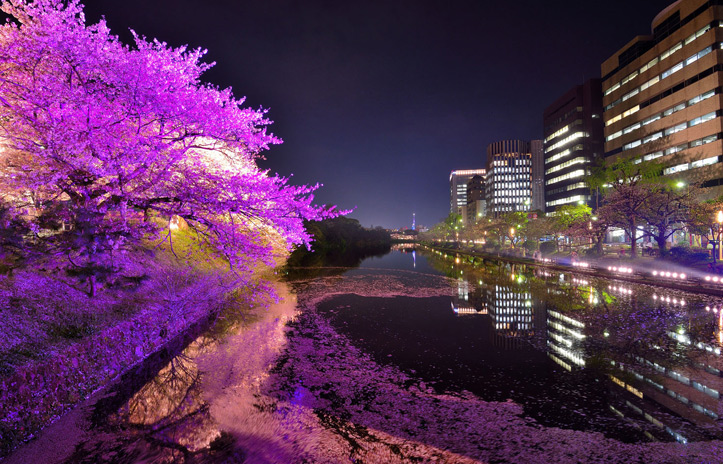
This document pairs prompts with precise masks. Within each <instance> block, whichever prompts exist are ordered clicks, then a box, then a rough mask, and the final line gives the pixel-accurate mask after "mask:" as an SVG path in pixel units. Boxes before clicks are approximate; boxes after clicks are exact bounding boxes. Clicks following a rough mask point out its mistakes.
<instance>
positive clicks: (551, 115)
mask: <svg viewBox="0 0 723 464" xmlns="http://www.w3.org/2000/svg"><path fill="white" fill-rule="evenodd" d="M602 114H603V111H602V88H601V81H600V79H590V80H588V81H586V82H585V83H583V84H581V85H576V86H574V87H573V88H571V89H570V90H568V91H567V92H565V93H564V94H563V95H562V96H561V97H560V98H558V99H557V100H555V101H554V102H553V103H552V104H551V105H550V106H548V107H547V108H546V109H545V111H544V113H543V117H542V120H543V136H544V152H545V153H544V168H543V169H544V177H545V181H544V183H545V187H544V197H545V200H544V201H545V211H546V212H547V213H548V214H555V211H557V209H559V208H560V207H561V206H563V205H570V204H580V203H581V202H582V203H586V204H587V205H588V206H590V207H591V208H596V207H597V205H596V201H595V198H596V195H595V194H593V193H591V191H590V187H589V186H588V185H587V184H586V183H585V177H586V176H587V175H589V174H590V168H591V166H592V165H593V164H594V163H596V162H598V160H599V159H600V158H601V157H602V154H603V143H604V138H603V119H602ZM533 164H534V163H533Z"/></svg>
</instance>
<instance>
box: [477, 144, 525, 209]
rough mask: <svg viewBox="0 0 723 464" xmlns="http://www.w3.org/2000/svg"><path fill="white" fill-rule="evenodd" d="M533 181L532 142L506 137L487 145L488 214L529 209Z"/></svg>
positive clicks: (486, 190)
mask: <svg viewBox="0 0 723 464" xmlns="http://www.w3.org/2000/svg"><path fill="white" fill-rule="evenodd" d="M531 184H532V151H531V147H530V142H525V141H522V140H503V141H500V142H495V143H491V144H489V145H488V146H487V185H486V188H485V192H486V195H487V214H488V215H493V216H495V217H498V216H500V215H501V214H505V213H508V212H513V211H529V210H530V206H531V205H530V203H531Z"/></svg>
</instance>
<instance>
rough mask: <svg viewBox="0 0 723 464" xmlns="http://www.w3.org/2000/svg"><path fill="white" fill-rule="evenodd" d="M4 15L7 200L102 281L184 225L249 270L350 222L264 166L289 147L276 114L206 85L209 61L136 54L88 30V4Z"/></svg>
mask: <svg viewBox="0 0 723 464" xmlns="http://www.w3.org/2000/svg"><path fill="white" fill-rule="evenodd" d="M1 9H2V11H4V12H5V13H6V14H8V15H9V16H10V17H11V18H12V19H11V20H9V21H8V22H7V23H6V24H4V25H2V26H0V142H1V143H2V148H1V149H0V180H2V184H3V185H2V187H0V200H2V201H3V202H4V203H5V204H6V205H9V206H8V207H10V208H11V209H12V210H13V211H14V218H15V219H18V218H22V219H23V220H24V221H25V222H26V223H27V224H28V225H29V227H30V229H31V230H32V231H33V232H34V233H35V239H34V240H33V243H35V244H38V243H41V242H42V243H43V244H45V245H46V246H50V245H52V251H53V252H54V253H56V254H62V255H65V256H67V257H68V258H69V259H70V260H71V261H72V262H74V263H76V264H78V265H79V266H86V267H89V269H91V270H92V269H93V268H94V266H98V265H99V262H100V260H101V259H102V258H103V256H105V255H106V254H107V253H109V252H112V251H114V250H119V249H122V248H123V247H124V246H125V245H127V244H131V243H137V242H138V241H139V240H140V239H141V238H143V237H148V236H149V234H159V233H160V234H162V236H163V234H165V237H166V238H168V239H169V240H170V239H172V236H171V235H170V232H169V231H168V228H167V227H164V224H161V223H160V221H164V222H165V225H167V224H168V223H169V222H170V221H172V220H174V218H177V217H180V218H182V219H183V220H184V221H185V223H186V224H188V227H189V228H190V229H191V230H192V231H193V232H194V233H195V234H196V236H197V237H198V239H199V242H198V243H199V244H200V246H202V247H204V249H206V250H207V251H208V250H213V251H214V252H215V253H217V254H218V255H220V256H222V257H223V258H225V259H227V260H228V262H229V263H230V265H231V267H232V268H234V269H244V268H246V267H248V266H249V265H250V264H251V263H253V262H256V261H257V260H259V259H260V260H265V261H268V260H269V259H270V256H271V245H270V244H269V242H268V240H266V239H265V237H266V236H267V235H268V234H269V233H275V234H279V235H280V236H281V237H282V238H283V239H284V240H285V242H286V244H287V245H288V246H289V247H291V246H292V245H294V244H306V245H308V244H309V240H310V237H309V235H308V234H307V233H306V231H305V230H304V228H303V220H304V219H311V220H319V219H324V218H329V217H334V216H337V215H338V214H341V213H344V212H337V211H335V210H334V208H333V207H331V208H328V207H320V206H315V205H313V204H312V202H313V194H312V192H313V191H314V190H315V189H316V188H317V187H318V186H292V185H289V183H288V179H286V178H283V177H279V176H277V175H276V176H275V175H270V173H269V172H266V171H263V170H260V169H259V168H258V167H257V165H256V163H255V161H256V160H257V159H258V158H259V157H260V156H261V153H262V152H263V151H265V150H267V149H268V148H269V147H270V146H271V145H273V144H277V143H280V142H281V141H280V140H279V139H278V138H277V137H275V136H274V135H272V134H270V133H269V132H267V129H266V128H267V126H268V125H269V124H270V121H269V120H268V119H267V117H266V114H265V111H264V110H261V109H258V110H255V109H250V108H245V107H243V106H242V105H243V102H244V100H243V99H237V98H236V97H234V95H233V93H232V91H231V89H219V88H217V87H215V86H212V85H209V84H206V83H203V82H202V81H201V76H202V74H203V73H204V72H205V71H206V70H208V69H209V68H210V67H211V66H212V64H208V63H204V62H202V58H203V56H204V53H205V51H204V50H201V49H196V50H189V49H187V48H186V47H180V48H172V47H169V46H168V45H167V44H165V43H163V42H159V41H157V40H152V41H149V40H146V39H145V38H143V37H140V36H138V35H137V34H135V33H133V36H134V40H135V43H134V44H133V45H131V46H129V45H125V44H123V43H121V42H120V40H119V39H118V37H116V36H114V35H112V34H111V32H110V31H109V29H108V27H107V26H106V23H105V22H104V21H100V22H99V23H97V24H93V25H86V23H85V17H84V15H83V5H82V4H80V3H79V1H78V0H68V1H67V2H60V1H56V0H35V1H32V2H30V1H27V0H2V6H1ZM43 231H45V233H43ZM48 231H50V232H48ZM43 236H44V238H43V239H42V240H41V239H40V237H43ZM81 261H82V262H83V263H85V264H79V262H81ZM91 274H93V272H91Z"/></svg>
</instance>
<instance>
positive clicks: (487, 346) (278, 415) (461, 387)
mask: <svg viewBox="0 0 723 464" xmlns="http://www.w3.org/2000/svg"><path fill="white" fill-rule="evenodd" d="M395 270H401V271H404V272H405V274H403V275H404V276H405V279H406V280H404V285H405V286H407V287H411V286H413V285H415V282H417V283H419V285H420V288H421V287H425V288H426V286H427V285H429V283H428V282H429V280H428V278H431V277H434V276H440V275H443V276H447V277H449V278H451V279H452V280H451V281H450V282H452V289H451V291H450V292H448V293H449V294H450V295H452V296H439V295H438V294H436V295H435V294H433V293H434V292H432V293H430V295H429V296H425V295H424V294H423V293H420V294H418V295H415V290H414V289H409V288H407V292H408V294H405V295H401V294H395V295H396V296H394V295H392V294H393V293H394V292H397V291H398V290H396V289H398V287H393V286H392V287H389V288H392V289H393V291H390V290H383V289H382V290H380V291H379V292H376V293H375V292H367V293H365V292H362V291H349V290H345V291H342V292H340V293H339V294H338V295H336V296H332V297H331V298H328V299H325V300H323V301H321V302H320V303H319V305H318V308H319V314H321V315H322V316H323V317H324V318H325V319H326V320H327V321H328V322H329V323H330V324H331V327H332V328H333V331H325V330H326V329H325V330H321V331H320V332H319V334H318V335H317V334H314V331H313V330H307V332H306V333H304V331H303V330H301V327H297V326H294V325H293V324H292V328H291V330H290V332H289V330H288V329H285V327H286V325H287V323H288V322H289V321H292V320H294V319H295V318H296V317H298V311H299V308H297V307H296V300H295V299H296V295H295V294H294V292H291V291H290V290H289V288H287V287H286V286H283V285H282V286H281V287H279V291H280V293H282V294H283V296H284V297H285V302H284V303H282V304H280V305H272V306H271V307H270V309H269V310H262V311H260V312H258V313H257V314H256V320H255V321H254V322H253V323H251V324H238V325H236V326H235V327H234V328H233V329H232V330H229V332H228V333H227V335H225V336H223V337H220V338H219V337H209V336H207V335H203V336H201V337H199V339H198V340H196V341H195V342H193V343H192V344H191V345H190V346H189V347H188V348H186V350H184V352H183V353H182V354H180V355H179V356H177V357H176V358H174V359H173V360H172V361H171V362H170V363H169V364H168V365H167V366H165V367H164V368H162V369H161V371H160V372H159V373H158V374H157V375H156V376H155V378H153V379H151V380H150V381H148V383H146V384H145V385H144V386H143V387H142V388H141V389H140V390H138V391H136V392H134V393H133V394H132V395H130V398H129V399H128V401H127V402H126V403H125V404H123V405H122V406H121V407H120V408H119V409H117V410H113V411H100V412H98V411H97V415H99V416H102V418H101V419H99V420H98V421H97V422H96V424H95V425H96V427H98V428H99V429H100V430H101V432H100V433H99V435H98V436H97V437H95V438H91V439H89V440H88V441H86V442H85V443H84V444H83V445H82V446H81V447H79V448H78V450H77V451H76V456H75V457H76V458H77V459H76V462H94V459H98V458H99V456H101V455H107V454H108V453H111V452H112V453H116V456H120V457H122V458H123V459H126V460H128V461H129V462H142V461H145V462H164V461H169V460H183V459H186V460H189V461H191V460H195V461H197V462H215V461H218V460H228V461H229V462H242V461H243V460H244V459H245V460H247V461H248V462H297V461H296V458H297V457H298V456H317V457H318V456H324V457H325V458H326V459H330V460H329V461H328V462H340V460H346V459H348V456H349V453H350V451H349V449H350V446H351V449H352V454H353V453H357V452H359V451H358V450H356V451H355V450H354V445H353V440H351V439H348V438H344V437H346V436H347V435H346V434H349V433H351V432H349V431H343V430H345V429H344V427H346V426H345V425H344V424H345V423H346V422H344V421H347V420H353V421H356V422H358V423H367V424H368V425H366V426H365V427H369V429H368V431H365V432H363V433H374V434H375V435H374V436H375V437H376V438H374V440H371V441H370V442H369V443H377V445H374V446H380V445H378V443H379V442H378V440H379V437H380V436H385V437H386V439H388V440H389V442H390V443H391V442H394V443H397V441H395V440H398V438H396V436H397V435H399V436H404V433H407V432H404V433H402V432H401V431H395V430H396V429H394V427H391V426H380V425H379V423H378V422H375V421H376V420H377V419H378V418H377V416H364V415H362V412H357V413H354V412H349V411H353V410H354V407H356V406H354V402H355V401H362V400H359V398H366V397H365V395H367V394H368V401H369V403H364V402H363V401H362V404H359V405H357V406H358V408H359V410H360V411H367V410H371V409H373V408H372V406H374V404H375V402H378V401H379V400H378V398H377V397H376V395H375V394H371V393H368V391H367V389H369V388H370V387H368V386H363V385H362V386H361V387H359V388H361V389H362V390H363V391H362V392H361V393H359V392H356V393H354V395H351V397H349V396H347V397H346V398H345V397H344V394H345V393H344V392H343V391H337V390H335V388H340V387H338V386H339V385H343V384H344V383H345V382H347V381H348V379H347V378H346V377H344V378H343V379H342V378H341V377H337V378H335V377H334V375H343V376H347V375H350V374H349V372H347V371H345V370H344V366H345V365H346V363H348V362H349V361H348V360H347V361H344V362H341V361H340V364H341V367H340V366H334V365H333V364H334V361H333V357H334V356H335V354H336V351H335V350H337V348H333V349H332V348H328V347H327V348H324V347H326V346H327V340H325V339H324V337H327V336H328V337H331V338H333V339H336V338H335V337H337V335H336V334H337V333H338V334H341V335H343V336H344V337H346V339H348V340H349V341H350V342H351V344H352V345H354V346H355V347H357V348H359V349H360V350H361V352H364V353H368V354H369V356H370V357H371V359H373V360H374V361H375V362H376V363H377V364H379V365H383V366H392V367H394V368H399V369H401V370H402V371H403V372H404V373H405V375H406V376H408V379H407V380H400V381H399V382H401V383H402V384H409V383H410V382H411V381H412V380H414V381H415V382H420V383H419V385H420V386H419V387H418V388H419V389H420V390H421V391H423V392H425V394H426V395H430V398H429V401H430V402H431V404H436V403H438V402H439V398H445V399H447V400H448V397H446V396H434V395H433V392H436V394H438V395H439V394H442V393H445V392H460V393H461V394H463V395H468V393H466V392H471V393H472V394H473V395H474V397H475V398H477V399H481V400H484V401H492V402H495V401H499V402H502V403H500V404H511V403H509V400H512V401H513V402H514V403H516V404H519V405H522V408H523V409H524V414H525V415H526V416H528V417H532V418H534V419H535V420H536V421H537V422H539V423H540V424H542V425H545V426H557V427H561V428H571V429H576V430H584V431H598V432H603V433H605V434H606V436H609V437H614V438H616V439H619V440H622V441H626V442H638V441H648V440H649V441H672V440H676V441H679V442H687V441H689V440H690V441H693V440H701V439H702V440H709V439H720V438H721V437H722V436H723V434H722V433H721V429H720V426H719V423H720V422H719V419H718V417H719V416H721V415H723V408H722V407H721V398H720V394H721V393H723V382H722V377H721V369H723V367H722V366H721V361H720V348H721V341H720V337H721V330H722V327H721V321H722V319H721V317H720V316H719V314H720V313H719V312H715V313H714V312H713V311H712V309H713V308H714V307H715V308H722V307H723V305H722V304H721V301H720V300H719V299H716V298H711V297H707V296H700V295H694V294H689V293H684V292H676V291H670V290H662V289H656V288H653V287H648V286H642V285H633V284H629V283H620V282H615V281H610V280H606V279H597V278H593V277H589V276H582V275H580V276H575V275H572V274H569V273H559V272H551V271H547V270H544V269H534V268H526V267H524V266H519V265H511V264H504V263H482V262H475V263H470V262H467V261H466V260H465V258H463V257H462V258H460V257H458V256H455V255H450V254H447V255H446V256H445V255H444V254H438V253H436V252H430V251H423V250H416V251H414V252H412V251H411V250H408V251H405V252H399V251H395V252H393V253H391V254H390V255H387V256H386V257H384V258H381V259H379V258H371V259H368V260H366V261H365V262H364V263H363V264H362V266H361V267H360V268H359V269H356V270H351V271H348V272H347V273H346V274H345V276H344V277H339V276H336V277H328V278H325V279H318V280H316V281H312V282H311V283H305V284H304V285H300V286H296V291H297V292H299V297H302V296H303V295H304V294H305V292H308V291H309V290H308V289H309V288H311V287H313V285H316V283H315V282H324V285H327V287H324V288H327V289H329V290H330V291H335V290H336V285H337V284H336V283H335V282H340V279H358V280H359V282H362V281H364V279H365V278H366V277H365V276H372V275H377V276H378V275H380V274H381V275H384V274H385V273H388V275H389V276H390V279H389V281H390V282H391V281H392V280H394V279H397V277H398V274H395V272H396V271H395ZM416 273H419V274H416ZM424 275H426V276H427V277H424V278H422V276H424ZM391 276H395V277H394V279H393V278H392V277H391ZM434 278H435V279H436V278H437V277H434ZM425 279H426V280H425ZM397 280H398V279H397ZM381 281H384V279H383V278H382V279H381ZM395 282H396V281H395ZM305 285H306V286H305ZM374 285H377V284H374ZM389 285H391V284H389ZM310 286H311V287H310ZM385 288H386V287H385ZM385 291H386V292H387V294H385ZM682 302H684V303H682ZM706 306H707V307H708V308H709V310H708V311H706V309H705V308H706ZM309 334H311V335H309ZM332 345H333V344H332ZM287 349H293V350H296V351H297V352H298V353H302V354H303V353H312V352H314V351H319V352H320V353H325V354H324V356H326V357H325V358H322V359H325V360H326V361H324V362H329V367H328V370H327V368H326V366H319V365H316V366H313V367H314V368H316V369H318V370H319V373H317V374H309V375H310V376H311V377H309V376H306V377H305V376H304V375H303V374H301V373H298V372H296V371H295V370H299V371H302V370H303V369H307V368H309V367H308V366H306V367H305V366H295V365H294V364H293V363H292V362H289V361H288V360H287V359H286V358H287V357H290V358H291V359H297V358H299V359H300V358H301V357H302V356H301V355H299V356H297V357H296V358H295V357H294V353H289V352H286V351H285V350H287ZM324 349H327V350H328V351H324ZM298 353H297V354H298ZM279 357H280V358H279ZM362 368H363V365H362ZM335 369H336V370H335ZM350 369H352V367H351V366H350ZM357 369H361V368H359V367H357ZM334 372H337V374H334ZM339 373H343V374H339ZM314 375H317V377H314ZM318 375H322V376H326V375H329V376H330V377H329V378H318ZM360 375H364V374H363V373H362V374H360ZM273 376H277V377H279V378H282V380H278V379H277V382H281V383H282V384H283V383H284V382H287V385H281V386H278V385H277V386H275V387H274V388H271V389H270V387H269V379H270V378H271V377H273ZM405 378H407V377H405ZM310 379H312V380H310ZM410 379H411V380H410ZM317 382H318V384H317ZM390 385H391V384H390ZM427 387H429V391H427V390H425V389H426V388H427ZM349 388H350V389H353V388H355V387H349ZM385 388H386V387H385ZM395 388H396V387H395ZM415 388H417V387H415ZM388 390H389V391H390V392H391V391H392V390H393V389H392V388H391V387H390V388H388ZM370 391H371V390H370ZM347 394H348V393H347ZM389 394H390V395H391V396H392V397H394V396H395V395H397V396H398V393H396V394H393V393H389ZM350 398H351V399H350ZM410 398H412V399H413V400H414V401H416V400H417V399H418V397H417V396H416V393H415V394H414V395H412V396H411V397H410ZM389 401H392V400H389ZM409 401H412V400H410V399H405V402H409ZM420 401H421V400H420ZM464 401H470V400H469V398H468V397H467V396H464ZM475 401H477V400H475ZM462 402H463V401H462ZM449 403H450V404H455V405H456V404H457V400H455V401H451V402H449ZM350 404H351V406H350ZM425 407H426V406H425ZM330 408H331V410H332V411H337V412H338V411H342V412H338V413H335V414H330V413H329V410H330ZM335 408H338V409H335ZM345 408H346V409H345ZM435 408H436V407H435ZM475 408H481V406H479V404H478V405H477V406H475V407H473V408H471V409H470V410H474V409H475ZM495 408H500V407H499V406H496V407H495ZM436 409H438V408H436ZM416 412H417V413H418V414H419V415H420V417H425V414H426V415H429V414H428V413H425V412H424V410H423V409H419V410H418V411H416ZM435 412H436V411H435ZM355 414H358V415H355ZM364 414H367V413H366V412H364ZM365 417H374V420H371V419H363V418H365ZM340 418H341V419H340ZM420 420H421V422H422V423H424V420H423V419H420ZM448 420H449V421H450V423H454V421H455V417H449V418H448ZM460 420H461V419H460ZM340 421H341V422H340ZM365 421H366V422H365ZM470 423H471V424H474V421H472V422H470ZM101 424H102V425H101ZM371 424H374V426H373V427H372V425H371ZM441 425H442V426H444V424H441ZM109 429H110V430H113V432H110V431H109ZM119 430H122V432H119ZM340 430H342V431H341V432H340ZM365 430H367V429H365ZM372 430H373V431H372ZM363 433H362V432H360V431H359V430H358V429H354V434H356V435H354V436H355V437H356V438H355V439H356V440H359V437H358V436H357V435H359V434H361V435H362V436H363ZM109 434H114V438H113V440H109V438H108V436H109ZM434 436H435V437H437V438H435V440H437V439H439V440H441V441H439V442H437V441H435V440H431V439H429V440H427V441H426V444H427V445H426V446H427V448H425V450H426V451H424V452H425V453H438V454H434V455H435V456H437V455H438V456H440V459H441V460H442V461H444V460H445V459H446V460H450V459H453V458H452V457H451V456H455V457H454V460H456V461H458V462H466V461H465V459H467V457H466V456H471V454H470V453H467V454H466V455H460V456H458V455H456V454H445V453H451V451H442V450H448V448H449V449H452V450H453V449H454V446H450V447H448V445H447V444H445V443H444V441H443V440H442V438H440V437H439V434H435V435H434ZM340 437H341V438H340ZM345 440H348V443H347V442H346V441H345ZM375 440H376V441H375ZM420 440H421V439H420ZM468 441H469V440H468ZM412 443H414V442H412ZM367 445H368V443H367ZM369 446H371V445H369ZM399 446H401V445H399V444H394V446H389V449H391V450H392V451H393V452H390V451H388V450H387V451H385V452H390V453H391V456H395V454H394V453H397V454H398V447H399ZM394 447H397V448H394ZM414 447H415V449H421V445H419V443H415V444H414ZM319 448H323V449H324V451H323V452H322V451H319ZM395 449H396V451H395ZM430 450H431V451H430ZM460 452H461V451H460ZM319 453H321V454H319ZM324 453H326V454H324ZM335 453H336V454H335ZM379 453H382V451H379ZM462 454H465V453H462ZM429 455H430V454H426V455H425V456H427V457H428V456H429ZM330 456H331V457H330ZM487 457H489V456H487ZM121 460H122V459H121ZM372 462H387V461H385V460H384V459H382V458H379V459H378V460H377V461H374V460H372Z"/></svg>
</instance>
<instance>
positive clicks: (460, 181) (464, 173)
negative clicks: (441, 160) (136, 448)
mask: <svg viewBox="0 0 723 464" xmlns="http://www.w3.org/2000/svg"><path fill="white" fill-rule="evenodd" d="M485 173H486V171H485V170H484V169H467V170H458V171H452V172H451V173H450V174H449V198H450V201H449V211H450V213H454V214H459V215H462V218H463V220H464V217H465V214H463V213H465V210H466V207H467V183H468V182H469V181H470V179H472V177H474V176H484V175H485Z"/></svg>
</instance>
